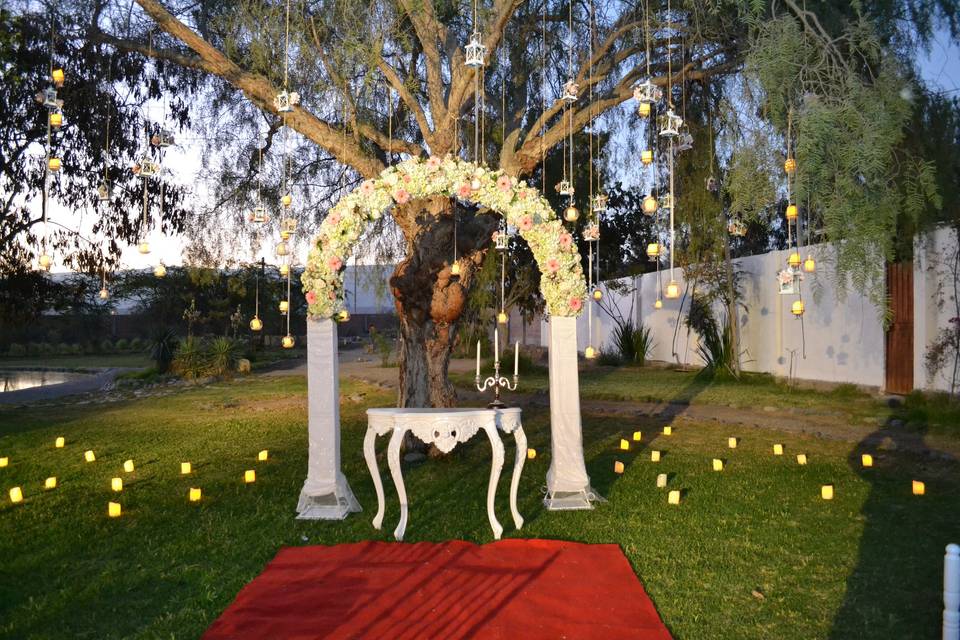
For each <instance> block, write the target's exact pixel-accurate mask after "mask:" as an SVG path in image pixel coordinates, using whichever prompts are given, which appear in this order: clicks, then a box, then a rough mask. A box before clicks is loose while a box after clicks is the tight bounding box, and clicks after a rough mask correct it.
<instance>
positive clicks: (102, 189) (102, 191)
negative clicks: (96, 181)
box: [97, 180, 110, 202]
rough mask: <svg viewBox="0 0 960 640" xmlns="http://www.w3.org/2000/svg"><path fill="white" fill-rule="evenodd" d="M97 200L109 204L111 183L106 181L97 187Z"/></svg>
mask: <svg viewBox="0 0 960 640" xmlns="http://www.w3.org/2000/svg"><path fill="white" fill-rule="evenodd" d="M97 198H98V199H99V200H100V202H108V201H109V200H110V183H109V182H107V181H106V180H104V181H102V182H101V183H100V186H98V187H97Z"/></svg>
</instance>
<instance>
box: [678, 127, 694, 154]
mask: <svg viewBox="0 0 960 640" xmlns="http://www.w3.org/2000/svg"><path fill="white" fill-rule="evenodd" d="M690 149H693V135H691V134H690V130H689V129H688V127H687V124H686V123H683V124H682V125H680V135H679V136H677V146H676V151H677V152H680V151H689V150H690Z"/></svg>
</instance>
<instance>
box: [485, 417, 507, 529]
mask: <svg viewBox="0 0 960 640" xmlns="http://www.w3.org/2000/svg"><path fill="white" fill-rule="evenodd" d="M483 430H484V431H486V432H487V437H488V438H490V448H491V449H492V450H493V461H492V462H491V463H490V484H489V486H488V487H487V516H488V517H489V518H490V528H491V529H493V537H494V538H495V539H497V540H499V539H500V536H501V535H502V534H503V526H502V525H501V524H500V523H499V522H498V521H497V516H496V515H495V514H494V512H493V503H494V498H495V497H496V495H497V484H498V483H499V482H500V471H501V470H502V469H503V441H502V440H501V439H500V434H499V433H497V426H496V424H494V423H493V422H492V421H491V423H490V424H488V425H486V426H484V427H483Z"/></svg>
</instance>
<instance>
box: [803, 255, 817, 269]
mask: <svg viewBox="0 0 960 640" xmlns="http://www.w3.org/2000/svg"><path fill="white" fill-rule="evenodd" d="M803 270H804V271H806V272H807V273H813V272H814V271H816V270H817V263H816V262H815V261H814V259H813V256H812V255H810V254H809V253H808V254H807V259H806V260H804V261H803Z"/></svg>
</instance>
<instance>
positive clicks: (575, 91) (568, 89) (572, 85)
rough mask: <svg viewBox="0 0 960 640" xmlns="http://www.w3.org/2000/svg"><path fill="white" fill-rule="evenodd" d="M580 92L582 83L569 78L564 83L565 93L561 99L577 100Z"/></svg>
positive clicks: (565, 100)
mask: <svg viewBox="0 0 960 640" xmlns="http://www.w3.org/2000/svg"><path fill="white" fill-rule="evenodd" d="M579 94H580V85H579V84H577V83H576V82H574V81H573V80H567V83H566V84H565V85H563V95H562V96H560V99H561V100H563V101H564V102H576V101H577V96H578V95H579Z"/></svg>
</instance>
